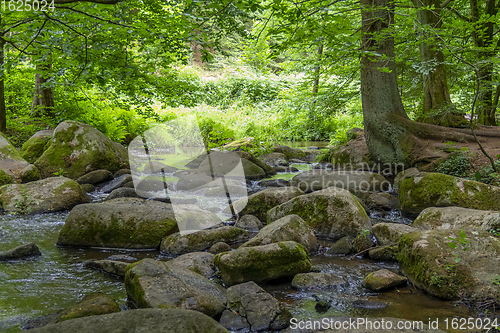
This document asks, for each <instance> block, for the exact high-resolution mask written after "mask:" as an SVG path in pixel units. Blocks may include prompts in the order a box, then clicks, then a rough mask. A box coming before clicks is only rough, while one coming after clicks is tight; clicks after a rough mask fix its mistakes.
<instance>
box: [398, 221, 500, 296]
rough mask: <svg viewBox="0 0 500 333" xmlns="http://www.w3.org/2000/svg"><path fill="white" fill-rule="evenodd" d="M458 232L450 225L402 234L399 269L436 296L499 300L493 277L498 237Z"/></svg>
mask: <svg viewBox="0 0 500 333" xmlns="http://www.w3.org/2000/svg"><path fill="white" fill-rule="evenodd" d="M460 234H461V231H460V230H457V229H450V230H428V231H415V232H412V233H409V234H406V235H404V236H402V237H401V239H400V240H399V246H398V255H397V258H398V262H399V266H400V270H401V272H402V273H403V275H405V276H406V277H408V279H409V280H410V281H411V282H412V284H413V285H414V286H416V287H418V288H421V289H423V290H425V291H426V292H428V293H429V294H431V295H433V296H436V297H439V298H443V299H449V300H458V299H466V300H468V301H472V302H476V301H481V300H485V299H488V300H493V301H494V302H498V301H499V287H498V285H497V284H495V283H494V281H495V280H494V279H495V278H496V277H498V276H499V275H500V265H498V258H499V255H500V240H499V239H498V238H496V237H493V236H492V235H491V234H490V233H488V232H486V231H474V232H469V231H466V234H465V238H460V237H459V235H460ZM450 238H453V239H456V240H457V241H452V240H451V239H450ZM460 240H462V242H460ZM465 241H467V242H470V243H464V242H465ZM448 243H453V244H455V248H452V247H451V246H449V245H448Z"/></svg>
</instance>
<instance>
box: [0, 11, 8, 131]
mask: <svg viewBox="0 0 500 333" xmlns="http://www.w3.org/2000/svg"><path fill="white" fill-rule="evenodd" d="M1 22H2V17H1V15H0V27H1V26H2V24H1ZM2 37H3V35H2ZM4 46H5V42H4V40H3V39H0V132H3V133H5V132H6V131H7V111H6V108H5V84H4V75H5V71H4V70H3V65H4V63H3V62H4Z"/></svg>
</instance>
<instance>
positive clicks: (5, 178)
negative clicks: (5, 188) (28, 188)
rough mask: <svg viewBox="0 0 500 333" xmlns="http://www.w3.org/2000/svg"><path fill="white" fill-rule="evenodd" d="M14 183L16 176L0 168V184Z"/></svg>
mask: <svg viewBox="0 0 500 333" xmlns="http://www.w3.org/2000/svg"><path fill="white" fill-rule="evenodd" d="M12 183H14V177H12V176H9V175H8V174H7V173H6V172H5V171H3V170H2V169H0V186H2V185H7V184H12Z"/></svg>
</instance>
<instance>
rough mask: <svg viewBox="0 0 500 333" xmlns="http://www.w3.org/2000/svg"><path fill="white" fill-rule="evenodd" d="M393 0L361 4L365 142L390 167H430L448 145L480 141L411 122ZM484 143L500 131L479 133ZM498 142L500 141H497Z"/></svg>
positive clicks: (367, 0) (463, 132)
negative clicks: (398, 62)
mask: <svg viewBox="0 0 500 333" xmlns="http://www.w3.org/2000/svg"><path fill="white" fill-rule="evenodd" d="M389 2H390V0H361V4H362V7H363V9H362V33H363V36H362V45H361V49H362V52H363V56H362V58H361V99H362V105H363V122H364V127H365V139H366V145H367V147H368V151H369V153H370V156H371V158H372V159H373V160H374V161H375V162H377V163H379V166H380V165H381V164H384V165H386V166H387V165H391V166H394V165H401V164H403V165H404V166H405V167H408V166H414V165H418V164H419V163H420V162H421V161H424V162H425V163H426V164H428V163H429V162H432V161H435V160H436V159H438V158H440V157H442V156H443V155H446V153H445V148H449V147H446V142H447V141H453V142H456V143H475V142H476V141H475V139H474V136H473V135H472V132H471V130H470V129H458V128H447V127H441V126H436V125H431V124H423V123H418V122H414V121H411V120H410V119H409V118H408V116H407V115H406V113H405V110H404V107H403V104H402V102H401V98H400V96H399V94H398V87H397V77H396V71H395V64H394V39H393V37H392V36H391V30H390V28H391V24H392V23H393V20H394V11H393V7H391V5H390V4H389ZM475 132H476V134H477V135H478V136H479V137H480V140H494V142H497V141H498V138H499V137H500V131H498V129H497V128H495V129H478V130H476V131H475ZM495 144H496V143H495Z"/></svg>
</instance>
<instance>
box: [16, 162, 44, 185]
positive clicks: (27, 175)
mask: <svg viewBox="0 0 500 333" xmlns="http://www.w3.org/2000/svg"><path fill="white" fill-rule="evenodd" d="M19 178H20V180H21V183H29V182H34V181H37V180H40V179H41V178H42V177H41V176H40V172H39V171H38V169H37V167H36V166H34V165H33V164H30V165H28V166H27V167H25V168H24V169H22V170H21V171H20V172H19Z"/></svg>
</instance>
